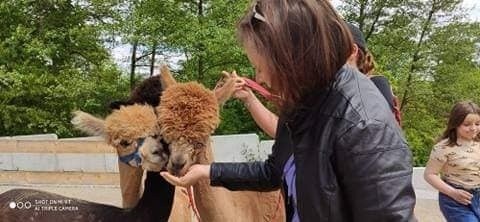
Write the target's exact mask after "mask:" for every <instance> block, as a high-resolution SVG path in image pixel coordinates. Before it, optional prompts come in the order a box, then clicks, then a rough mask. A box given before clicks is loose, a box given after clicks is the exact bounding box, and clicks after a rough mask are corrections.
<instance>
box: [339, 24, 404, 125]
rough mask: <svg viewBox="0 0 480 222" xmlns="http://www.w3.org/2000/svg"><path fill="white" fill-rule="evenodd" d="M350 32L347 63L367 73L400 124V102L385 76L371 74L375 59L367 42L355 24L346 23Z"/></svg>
mask: <svg viewBox="0 0 480 222" xmlns="http://www.w3.org/2000/svg"><path fill="white" fill-rule="evenodd" d="M348 27H349V29H350V32H351V33H352V37H353V40H354V42H355V45H354V53H352V55H351V56H350V58H349V59H348V61H347V63H348V64H349V65H350V66H353V67H356V68H357V69H358V70H359V71H360V72H361V73H363V74H365V75H367V77H368V78H370V80H372V82H373V84H375V86H376V87H377V89H378V90H379V91H380V92H381V93H382V95H383V97H384V98H385V100H386V101H387V103H388V106H389V107H390V109H391V110H392V113H393V116H394V117H395V120H396V121H397V123H398V125H399V126H400V127H401V126H402V114H401V112H400V106H399V105H400V103H399V101H398V98H397V97H396V96H395V95H394V94H393V90H392V87H391V86H390V83H389V82H388V79H387V77H385V76H383V75H373V73H374V70H375V61H374V58H373V55H372V53H371V52H370V51H368V48H367V42H366V41H365V38H364V36H363V33H362V31H361V30H360V29H359V28H358V27H357V26H355V25H353V24H351V23H348Z"/></svg>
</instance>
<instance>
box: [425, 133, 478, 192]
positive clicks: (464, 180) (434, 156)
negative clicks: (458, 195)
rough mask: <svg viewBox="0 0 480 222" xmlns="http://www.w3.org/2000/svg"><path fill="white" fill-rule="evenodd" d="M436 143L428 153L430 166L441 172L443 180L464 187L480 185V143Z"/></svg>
mask: <svg viewBox="0 0 480 222" xmlns="http://www.w3.org/2000/svg"><path fill="white" fill-rule="evenodd" d="M446 144H447V140H446V139H445V140H442V141H440V142H439V143H437V144H436V145H435V146H434V147H433V149H432V152H431V153H430V160H429V161H430V166H431V167H432V170H435V172H441V174H442V178H443V180H445V181H446V182H448V183H451V184H454V185H458V186H460V187H463V188H465V189H473V188H479V187H480V143H479V142H472V143H468V144H463V145H460V146H456V145H453V146H447V145H446Z"/></svg>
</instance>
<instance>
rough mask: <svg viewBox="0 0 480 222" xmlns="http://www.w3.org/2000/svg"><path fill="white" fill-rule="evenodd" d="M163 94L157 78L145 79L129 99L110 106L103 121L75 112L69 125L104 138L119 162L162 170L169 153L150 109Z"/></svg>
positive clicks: (157, 102) (160, 83) (152, 109)
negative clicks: (71, 124) (107, 114)
mask: <svg viewBox="0 0 480 222" xmlns="http://www.w3.org/2000/svg"><path fill="white" fill-rule="evenodd" d="M162 91H163V87H162V82H161V80H160V77H159V76H153V77H150V78H147V79H145V80H144V81H142V82H141V83H140V84H139V85H138V86H137V87H135V89H134V90H133V91H132V93H131V94H130V97H129V98H128V100H126V101H117V102H113V103H111V104H110V108H111V109H112V113H111V114H110V115H109V116H107V118H106V119H105V120H103V119H98V118H96V117H93V116H92V115H90V114H88V113H84V112H80V111H77V112H75V117H74V118H73V120H72V123H73V124H74V125H75V126H76V128H78V129H80V130H82V131H84V132H86V133H88V134H90V135H99V136H103V137H104V138H105V140H106V142H107V143H108V144H109V145H111V146H113V147H115V148H116V149H117V153H118V156H119V159H120V161H122V162H124V163H127V164H129V165H131V166H135V167H138V166H140V165H141V166H142V167H143V168H144V169H146V170H150V171H159V170H160V169H162V168H164V167H165V165H166V162H167V160H168V152H169V150H168V147H167V144H166V143H165V141H164V140H162V139H161V137H160V136H159V134H160V128H159V126H158V122H157V116H156V113H155V110H154V108H153V107H155V106H158V104H159V102H160V95H161V94H162Z"/></svg>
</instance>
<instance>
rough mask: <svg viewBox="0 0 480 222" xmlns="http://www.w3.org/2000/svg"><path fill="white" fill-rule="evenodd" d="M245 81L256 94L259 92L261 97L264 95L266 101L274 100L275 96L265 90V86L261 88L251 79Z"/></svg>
mask: <svg viewBox="0 0 480 222" xmlns="http://www.w3.org/2000/svg"><path fill="white" fill-rule="evenodd" d="M243 80H245V84H246V85H247V86H248V87H249V88H251V89H253V90H255V91H256V92H258V93H259V94H260V95H262V96H263V97H265V98H266V99H268V100H272V99H273V95H272V94H271V93H270V92H269V91H268V90H266V89H265V88H263V86H261V85H260V84H258V83H257V82H255V81H253V80H251V79H249V78H243Z"/></svg>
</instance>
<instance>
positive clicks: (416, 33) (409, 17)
mask: <svg viewBox="0 0 480 222" xmlns="http://www.w3.org/2000/svg"><path fill="white" fill-rule="evenodd" d="M461 2H462V1H460V0H433V1H423V0H408V1H394V0H372V1H353V0H352V1H346V3H345V5H344V6H343V7H342V10H343V13H345V14H346V18H347V19H351V21H353V22H354V23H357V24H359V25H360V26H361V27H362V31H363V32H364V33H366V35H367V37H368V43H369V49H370V50H371V51H372V52H373V54H374V55H375V59H376V62H377V67H378V68H377V71H378V72H379V73H383V74H385V75H386V76H388V77H389V78H390V80H391V82H392V85H393V88H394V91H395V92H396V94H397V95H398V96H399V97H400V100H401V105H402V106H401V109H402V112H403V115H404V121H403V126H404V130H405V134H406V137H407V140H408V142H409V144H410V147H411V148H412V151H413V154H414V161H415V163H414V164H415V165H423V164H424V163H425V162H426V160H428V155H429V152H430V149H431V147H432V146H433V144H434V143H435V140H436V138H437V137H438V136H439V135H440V133H441V131H442V130H443V128H444V127H445V124H446V122H445V121H446V117H447V114H448V112H449V111H450V108H451V107H452V106H453V104H454V103H455V102H457V101H460V100H474V101H478V99H477V95H478V89H477V88H478V87H476V86H478V84H480V82H479V80H480V79H479V78H478V73H479V66H478V47H476V45H478V43H479V42H480V41H479V40H480V39H479V37H478V36H479V31H480V29H479V24H478V23H471V22H468V21H466V20H465V19H464V18H465V15H466V14H465V12H466V11H465V10H464V9H462V8H461V7H460V4H461Z"/></svg>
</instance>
